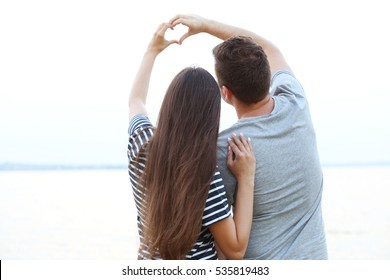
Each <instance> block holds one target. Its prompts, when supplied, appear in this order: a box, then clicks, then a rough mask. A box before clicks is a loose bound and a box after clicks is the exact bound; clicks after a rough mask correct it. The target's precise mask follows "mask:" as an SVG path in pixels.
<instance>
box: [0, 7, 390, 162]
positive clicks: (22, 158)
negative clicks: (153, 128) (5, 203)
mask: <svg viewBox="0 0 390 280" xmlns="http://www.w3.org/2000/svg"><path fill="white" fill-rule="evenodd" d="M386 7H387V4H386V1H379V0H371V1H303V0H298V1H288V0H280V1H249V0H241V1H230V0H229V1H227V0H225V1H205V0H200V1H179V0H172V1H169V0H168V1H130V0H129V1H118V0H113V1H91V0H77V1H76V0H69V1H44V0H36V1H17V0H14V1H7V0H3V1H1V2H0V40H1V43H0V163H4V162H23V163H49V164H51V163H57V164H58V163H60V164H61V163H65V164H119V165H123V166H125V165H126V140H127V139H126V138H127V125H128V115H127V97H128V93H129V90H130V88H131V84H132V80H133V77H134V75H135V72H136V70H137V68H138V66H139V63H140V60H141V57H142V55H143V53H144V49H145V47H146V46H147V44H148V42H149V39H150V38H151V36H152V34H153V32H154V30H155V28H156V27H157V26H158V25H159V24H160V23H161V22H163V21H167V20H169V19H170V18H171V17H173V16H174V15H175V14H177V13H196V14H200V15H202V16H204V17H209V18H212V19H216V20H219V21H222V22H226V23H229V24H232V25H237V26H240V27H243V28H247V29H250V30H252V31H254V32H256V33H259V34H261V35H263V36H265V37H266V38H268V39H270V40H271V41H273V42H275V43H276V44H277V45H278V46H279V47H280V48H281V50H282V51H283V52H284V54H285V56H286V58H287V60H288V62H289V64H290V66H291V67H292V69H293V70H294V72H295V74H296V76H297V77H298V78H299V80H300V81H301V83H302V84H303V86H304V88H305V90H306V93H307V97H308V100H309V104H310V109H311V113H312V118H313V122H314V125H315V128H316V131H317V140H318V147H319V152H320V156H321V161H322V163H323V164H344V163H355V164H356V163H359V164H360V163H383V162H390V149H389V148H388V143H390V129H389V120H390V110H388V104H389V101H390V97H389V93H390V90H389V87H390V86H389V83H388V80H389V78H388V76H389V75H388V73H389V70H388V65H389V62H390V54H389V49H390V43H389V40H388V27H389V26H390V18H389V16H388V9H387V8H386ZM176 36H178V35H176ZM217 43H219V40H217V39H215V38H212V37H211V36H209V35H206V34H201V35H197V36H194V37H191V38H189V39H188V40H187V41H185V42H184V44H183V45H182V46H172V47H170V48H169V49H167V50H166V51H165V52H164V53H162V54H161V55H160V56H159V58H158V59H157V61H156V67H155V69H154V72H153V76H152V82H151V87H150V93H149V94H150V95H149V96H150V98H149V99H148V107H149V111H150V115H151V117H152V120H155V119H156V117H157V114H158V110H159V106H160V102H161V100H162V98H163V95H164V93H165V90H166V87H167V85H168V83H169V82H170V80H171V79H172V78H173V76H174V75H175V74H176V73H177V72H178V71H180V70H181V69H182V68H183V67H186V66H189V65H192V64H197V65H199V66H202V67H204V68H206V69H208V70H209V71H210V72H212V73H213V57H212V55H211V49H212V47H214V46H215V45H216V44H217ZM235 118H236V116H235V114H234V111H233V110H232V109H231V108H229V107H228V106H227V105H225V106H224V107H223V115H222V120H221V126H222V128H223V127H226V126H228V125H230V124H232V123H233V122H234V121H235Z"/></svg>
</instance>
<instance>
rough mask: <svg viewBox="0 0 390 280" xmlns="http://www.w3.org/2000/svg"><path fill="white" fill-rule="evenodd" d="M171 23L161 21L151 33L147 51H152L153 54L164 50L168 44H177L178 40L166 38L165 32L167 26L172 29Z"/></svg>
mask: <svg viewBox="0 0 390 280" xmlns="http://www.w3.org/2000/svg"><path fill="white" fill-rule="evenodd" d="M173 27H174V26H173V25H172V24H170V23H162V24H160V25H159V27H158V28H157V30H156V32H155V33H154V34H153V37H152V40H151V41H150V43H149V46H148V49H147V52H150V53H153V54H155V55H157V54H159V53H160V52H162V51H163V50H165V49H166V48H167V47H168V46H169V45H172V44H179V41H178V40H166V39H165V32H166V31H167V30H168V28H171V29H173Z"/></svg>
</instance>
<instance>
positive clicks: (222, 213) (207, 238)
mask: <svg viewBox="0 0 390 280" xmlns="http://www.w3.org/2000/svg"><path fill="white" fill-rule="evenodd" d="M152 137H153V126H152V124H151V123H150V121H149V119H148V118H147V117H146V116H144V115H137V116H135V117H133V119H132V120H131V121H130V126H129V142H128V147H127V155H128V158H129V168H128V172H129V177H130V183H131V186H132V189H133V195H134V200H135V205H136V208H137V225H138V233H139V236H140V248H139V250H138V258H139V259H148V258H149V257H148V256H149V253H148V250H147V248H146V246H145V245H144V244H143V229H144V228H145V227H146V226H147V225H145V213H146V209H145V207H146V197H145V189H144V186H143V185H142V182H140V176H141V175H142V173H143V171H144V168H145V162H146V153H145V145H146V144H147V143H148V142H149V141H150V139H151V138H152ZM229 216H230V209H229V206H228V203H227V197H226V193H225V187H224V185H223V181H222V178H221V175H220V173H219V171H216V172H215V174H214V178H213V179H212V182H211V184H210V190H209V193H208V197H207V200H206V203H205V209H204V213H203V218H202V228H201V231H200V233H199V237H198V240H197V241H196V243H195V244H194V246H193V248H192V249H191V250H190V252H188V254H187V256H186V259H193V260H198V259H203V260H205V259H217V252H216V248H215V246H214V238H213V236H212V234H211V232H210V230H209V226H210V225H212V224H214V223H216V222H218V221H221V220H223V219H225V218H227V217H229Z"/></svg>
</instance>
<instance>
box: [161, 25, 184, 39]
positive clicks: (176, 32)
mask: <svg viewBox="0 0 390 280" xmlns="http://www.w3.org/2000/svg"><path fill="white" fill-rule="evenodd" d="M187 32H188V27H187V26H185V25H182V24H178V25H176V26H175V27H174V28H173V30H172V29H168V30H167V31H166V32H165V36H164V37H165V39H166V40H168V41H170V40H177V41H179V40H180V38H181V37H182V36H183V35H184V34H186V33H187Z"/></svg>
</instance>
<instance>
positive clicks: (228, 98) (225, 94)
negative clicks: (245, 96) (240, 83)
mask: <svg viewBox="0 0 390 280" xmlns="http://www.w3.org/2000/svg"><path fill="white" fill-rule="evenodd" d="M221 93H222V98H223V100H225V102H226V103H228V104H230V105H231V104H232V101H233V100H232V97H233V93H232V91H231V90H230V89H229V88H228V87H226V86H222V90H221Z"/></svg>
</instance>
